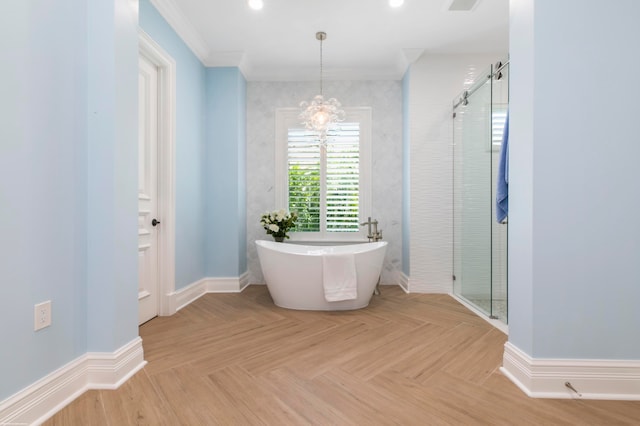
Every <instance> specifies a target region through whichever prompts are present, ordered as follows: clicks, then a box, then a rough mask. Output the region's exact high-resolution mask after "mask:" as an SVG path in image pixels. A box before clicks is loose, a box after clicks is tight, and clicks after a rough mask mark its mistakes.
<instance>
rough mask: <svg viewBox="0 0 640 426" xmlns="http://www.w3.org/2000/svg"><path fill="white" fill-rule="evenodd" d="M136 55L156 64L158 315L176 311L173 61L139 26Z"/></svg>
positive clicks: (174, 89)
mask: <svg viewBox="0 0 640 426" xmlns="http://www.w3.org/2000/svg"><path fill="white" fill-rule="evenodd" d="M138 54H139V55H140V56H143V57H145V58H146V59H147V60H149V61H150V62H151V63H152V64H154V65H156V66H157V67H158V105H159V108H158V218H159V219H160V221H161V222H162V224H161V225H160V226H159V227H158V281H159V282H158V290H159V293H160V294H159V295H158V305H159V306H158V315H161V316H168V315H173V314H174V313H176V306H175V302H174V297H173V294H174V292H175V286H176V280H175V269H176V266H175V263H176V262H175V259H176V257H175V251H176V250H175V241H176V238H175V233H176V224H175V120H176V113H175V112H176V108H175V104H176V62H175V61H174V59H173V58H172V57H171V56H170V55H169V54H168V53H167V52H165V51H164V49H162V47H160V45H159V44H158V43H156V42H155V41H154V40H153V39H152V38H151V37H150V36H149V35H148V34H147V33H146V32H144V31H143V30H142V29H138Z"/></svg>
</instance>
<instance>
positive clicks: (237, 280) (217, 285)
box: [169, 272, 249, 311]
mask: <svg viewBox="0 0 640 426" xmlns="http://www.w3.org/2000/svg"><path fill="white" fill-rule="evenodd" d="M248 285H249V272H245V273H244V274H242V275H240V276H239V277H228V278H202V279H201V280H198V281H196V282H194V283H193V284H189V285H188V286H186V287H184V288H181V289H180V290H178V291H175V292H174V293H173V294H171V295H170V296H169V297H171V298H173V303H174V306H176V311H179V310H180V309H182V308H184V307H186V306H188V305H189V304H191V303H192V302H193V301H194V300H196V299H198V298H199V297H202V296H203V295H204V294H207V293H240V292H241V291H242V290H244V289H245V288H247V286H248Z"/></svg>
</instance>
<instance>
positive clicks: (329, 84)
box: [247, 80, 402, 284]
mask: <svg viewBox="0 0 640 426" xmlns="http://www.w3.org/2000/svg"><path fill="white" fill-rule="evenodd" d="M323 89H324V90H323V91H324V95H325V97H335V98H338V99H339V100H340V102H341V103H342V104H343V106H345V107H364V106H367V107H371V108H372V143H373V147H372V148H373V149H372V162H373V164H372V172H373V173H372V174H373V176H372V178H373V191H372V214H373V217H374V218H376V219H378V221H379V222H380V225H379V227H380V228H381V229H382V230H383V236H384V239H385V240H386V241H388V242H389V247H388V249H387V256H386V259H385V264H384V268H383V273H382V279H381V282H382V283H383V284H395V283H397V280H398V279H397V271H399V270H400V268H401V255H402V233H401V218H402V86H401V82H400V81H387V80H383V81H325V82H324V88H323ZM318 91H319V85H318V83H317V82H248V83H247V259H248V263H247V268H248V271H249V282H250V283H263V282H264V280H263V276H262V271H261V269H260V262H259V260H258V254H257V252H256V248H255V244H254V241H255V240H257V239H264V238H265V236H266V235H265V232H264V230H263V229H262V227H261V226H260V224H259V219H260V215H261V214H262V213H263V212H264V211H266V210H271V209H274V208H275V187H274V185H275V171H274V163H275V111H276V108H286V107H298V105H299V104H300V102H301V101H303V100H307V101H308V100H310V99H311V98H312V97H313V96H315V95H316V94H317V92H318Z"/></svg>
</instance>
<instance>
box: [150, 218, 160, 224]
mask: <svg viewBox="0 0 640 426" xmlns="http://www.w3.org/2000/svg"><path fill="white" fill-rule="evenodd" d="M151 225H153V226H156V225H160V221H159V220H156V219H155V218H153V220H152V221H151Z"/></svg>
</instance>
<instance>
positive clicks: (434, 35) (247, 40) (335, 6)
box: [151, 0, 509, 81]
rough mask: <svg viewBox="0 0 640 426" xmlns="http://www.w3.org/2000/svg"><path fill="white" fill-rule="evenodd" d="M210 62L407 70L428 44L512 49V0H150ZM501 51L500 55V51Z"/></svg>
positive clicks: (303, 70) (266, 74) (327, 70)
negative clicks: (464, 7)
mask: <svg viewBox="0 0 640 426" xmlns="http://www.w3.org/2000/svg"><path fill="white" fill-rule="evenodd" d="M151 3H153V4H154V6H155V7H156V8H157V9H158V10H159V11H160V13H161V14H162V15H163V16H164V17H165V19H167V21H168V22H169V23H170V25H171V26H172V27H173V28H174V29H175V30H176V32H177V33H178V34H179V35H180V36H181V37H182V39H183V40H185V42H186V43H187V45H189V47H190V48H191V50H193V52H194V53H195V54H196V56H198V58H200V60H201V61H202V62H203V63H204V64H205V65H206V66H238V67H240V69H241V70H242V72H243V74H244V76H245V77H246V78H247V79H248V80H252V81H299V80H317V79H319V75H320V71H319V69H320V42H319V41H318V40H317V39H316V37H315V34H316V32H317V31H324V32H326V33H327V39H326V40H325V41H324V42H323V63H324V78H325V79H326V80H351V79H357V80H380V79H393V80H399V79H401V78H402V76H403V74H404V72H405V71H406V69H407V66H408V65H409V64H410V63H411V62H413V61H414V60H415V59H417V58H418V57H419V56H420V55H421V54H422V53H423V52H427V53H434V54H448V53H450V54H460V53H496V54H498V55H502V56H504V55H505V54H506V52H508V21H509V0H478V1H477V2H475V6H474V7H473V8H472V10H470V11H451V10H449V8H450V5H451V4H452V3H454V4H461V3H470V4H473V3H474V1H473V0H405V3H404V5H402V6H401V7H399V8H397V9H393V8H391V7H389V5H388V0H264V8H263V9H262V10H259V11H256V10H252V9H250V8H249V6H248V4H247V0H151ZM498 59H499V58H498Z"/></svg>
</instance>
